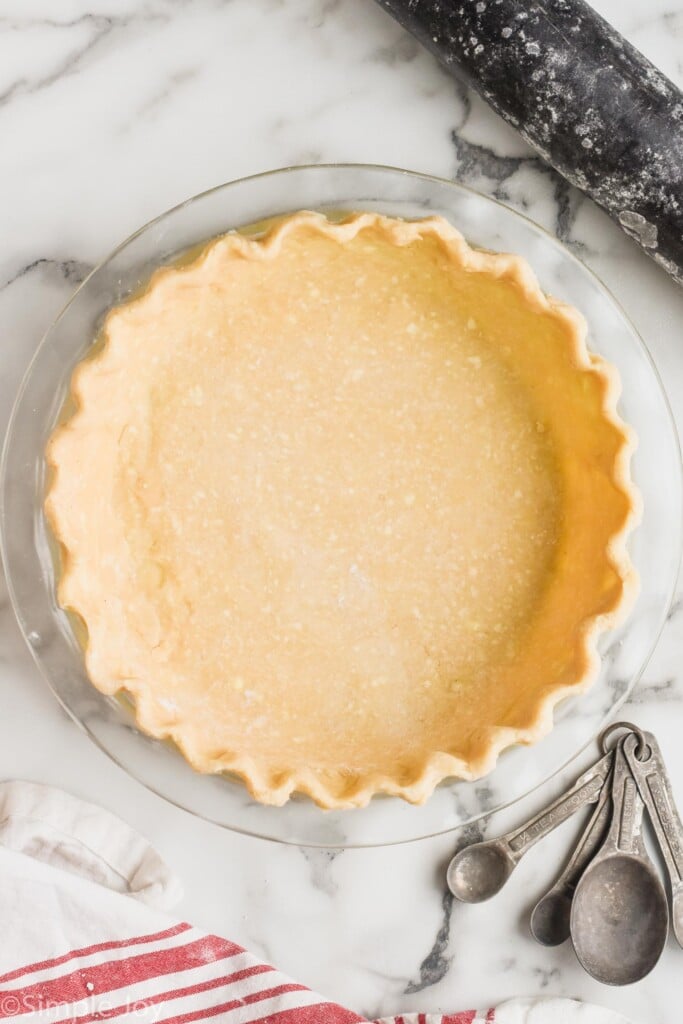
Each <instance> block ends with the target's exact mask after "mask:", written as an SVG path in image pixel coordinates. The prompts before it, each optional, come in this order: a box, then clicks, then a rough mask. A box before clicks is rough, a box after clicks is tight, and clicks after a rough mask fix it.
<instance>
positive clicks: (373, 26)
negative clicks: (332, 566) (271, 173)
mask: <svg viewBox="0 0 683 1024" xmlns="http://www.w3.org/2000/svg"><path fill="white" fill-rule="evenodd" d="M594 6H595V7H596V8H597V9H598V10H599V11H600V12H601V13H603V14H604V15H605V16H606V17H607V18H608V19H609V20H611V21H612V23H613V24H614V25H615V26H616V27H617V28H619V29H620V30H621V31H622V32H623V33H624V34H625V35H626V36H627V37H628V38H629V39H630V40H631V41H632V42H633V43H634V44H635V45H636V46H638V47H639V48H640V49H641V50H643V52H644V53H645V54H646V55H647V56H648V57H650V59H651V60H653V61H654V62H655V63H656V64H658V65H659V67H660V68H661V69H662V70H663V71H664V72H665V73H666V74H668V75H669V76H670V77H671V78H672V79H673V80H674V81H676V82H678V83H679V84H680V85H683V57H682V56H681V54H682V53H683V0H650V3H648V5H647V12H645V10H644V8H643V5H642V4H640V3H639V2H638V0H619V2H617V0H596V2H595V3H594ZM0 138H1V139H2V145H1V146H0V169H1V175H0V181H1V182H2V186H3V187H2V193H1V194H0V240H1V242H0V324H1V325H2V347H3V358H2V373H1V374H0V422H1V425H2V428H3V429H4V426H5V424H6V421H7V417H8V415H9V411H10V407H11V402H12V400H13V396H14V394H15V391H16V389H17V386H18V383H19V380H20V378H21V376H22V374H23V372H24V370H25V368H26V365H27V363H28V361H29V359H30V357H31V355H32V353H33V351H34V349H35V347H36V345H37V343H38V341H39V339H40V337H41V335H42V334H43V332H44V331H45V329H46V328H47V327H48V326H49V324H50V322H51V320H52V319H53V317H54V316H55V314H56V313H57V312H58V310H59V309H60V307H61V306H62V304H63V303H64V302H65V300H66V299H67V297H68V296H69V294H70V292H71V291H72V289H73V287H74V286H75V285H76V284H77V283H78V282H79V281H80V280H81V279H82V278H83V276H84V275H85V274H86V273H87V272H88V270H89V268H91V267H92V266H93V265H94V264H95V263H96V262H97V261H98V260H99V259H100V258H101V257H102V256H103V255H104V254H106V253H107V251H108V250H109V249H110V248H111V247H112V246H113V245H114V244H115V243H117V242H118V241H120V240H121V239H122V238H123V237H125V236H126V235H127V234H128V233H130V232H131V231H132V230H134V229H135V228H136V227H137V226H139V225H140V224H142V223H144V222H145V221H147V220H149V219H150V218H151V217H153V216H155V215H156V214H158V213H160V212H162V211H163V210H164V209H166V208H167V207H169V206H172V205H173V204H175V203H177V202H179V201H180V200H182V199H185V198H187V197H188V196H190V195H193V194H195V193H197V192H200V191H202V190H203V189H206V188H209V187H210V186H212V185H215V184H217V183H220V182H222V181H225V180H229V179H232V178H237V177H240V176H242V175H246V174H250V173H253V172H257V171H261V170H264V169H269V168H273V167H277V166H282V165H287V164H296V163H303V162H323V161H325V162H327V161H335V160H340V161H359V162H375V163H382V164H393V165H397V166H404V167H410V168H413V169H415V170H420V171H426V172H429V173H433V174H437V175H443V176H445V177H452V178H456V179H458V180H460V181H463V182H466V183H467V184H470V185H473V186H474V187H475V188H477V189H479V190H481V191H483V192H485V193H489V194H491V195H495V196H496V197H498V198H499V199H502V200H503V201H504V202H506V203H508V204H509V205H511V206H513V207H515V208H517V209H520V210H523V211H524V212H525V213H526V214H527V215H528V216H530V217H532V218H533V219H534V220H536V221H537V222H538V223H540V224H542V225H543V226H545V227H546V228H548V229H549V230H550V231H552V232H554V233H555V234H556V235H558V237H560V238H561V239H562V240H563V241H564V242H565V243H567V244H568V245H569V246H570V247H571V248H572V249H573V250H574V251H575V252H576V253H577V254H578V255H580V256H581V258H582V259H584V260H585V261H586V262H587V263H588V264H589V265H590V266H591V267H592V268H593V269H594V270H596V271H597V273H598V274H599V275H600V276H601V277H602V278H603V280H604V281H605V282H606V283H607V285H608V286H609V287H610V288H611V289H612V291H613V292H614V293H615V294H616V296H617V297H618V298H619V299H620V300H621V302H622V303H623V305H624V306H625V308H626V310H627V312H628V313H629V315H630V316H631V318H632V319H633V321H634V322H635V324H636V326H637V327H638V328H639V329H640V331H641V333H642V334H643V336H644V338H645V340H646V342H647V344H648V345H649V347H650V349H651V351H652V354H653V356H654V358H655V361H656V363H657V365H658V367H659V370H660V372H661V374H662V376H663V378H664V380H665V382H666V385H667V388H668V391H669V396H670V398H671V401H672V403H673V406H674V411H675V413H676V415H677V416H678V418H679V426H680V425H681V422H682V420H683V350H682V349H681V347H680V345H681V342H680V333H681V329H682V328H683V290H682V289H681V288H680V287H678V286H676V285H675V284H674V283H673V282H672V281H671V280H670V279H669V278H668V277H667V276H666V275H665V274H664V273H663V272H662V271H661V270H659V269H658V268H657V267H656V266H654V264H652V263H651V262H650V261H649V260H648V259H647V257H645V256H644V255H643V254H642V253H641V252H640V251H639V250H638V249H637V248H636V246H635V245H634V244H633V243H631V242H630V241H629V240H628V239H627V238H626V237H625V236H624V235H623V234H622V233H621V232H620V231H619V230H618V229H617V228H616V227H615V226H614V225H613V224H612V223H611V222H610V221H609V220H608V219H607V218H606V217H605V216H604V215H603V214H602V213H601V212H600V211H598V210H597V209H596V208H595V207H594V206H593V205H592V203H591V202H590V201H588V200H587V199H585V198H584V197H583V196H582V195H581V194H580V193H578V192H576V191H575V190H574V189H572V188H570V187H569V186H567V185H566V184H565V183H564V182H563V181H562V180H561V179H560V178H558V177H557V176H556V175H555V174H554V173H553V172H552V171H550V170H549V169H548V168H547V167H546V166H544V165H543V164H542V163H541V162H540V161H539V159H538V158H537V157H535V156H534V155H533V154H532V153H531V152H530V151H529V149H528V148H527V146H526V145H525V144H524V143H523V142H522V141H521V139H520V138H519V137H518V136H517V135H516V134H515V133H514V132H512V131H511V130H510V129H508V128H507V127H505V126H504V125H503V124H502V123H501V122H500V121H499V120H498V118H496V117H495V115H493V114H492V113H491V112H490V110H489V109H488V108H487V107H486V106H485V105H484V104H483V103H482V102H481V101H480V100H479V99H478V98H477V97H476V96H474V95H473V94H472V93H471V92H469V91H468V90H467V89H466V88H465V87H464V86H462V85H458V84H456V83H454V82H453V81H452V80H451V79H449V78H448V77H447V76H446V75H445V74H444V72H443V71H442V70H440V68H439V67H438V66H437V65H436V63H435V62H434V60H433V59H432V58H431V57H430V56H428V55H427V54H426V53H425V52H423V51H421V50H420V48H419V47H418V46H417V45H416V43H415V42H414V41H413V40H412V39H411V38H410V37H409V36H408V35H406V34H405V33H404V32H403V30H401V29H400V28H399V27H398V26H397V25H396V24H395V23H394V22H392V20H391V19H390V18H389V17H388V16H387V15H386V14H385V13H384V12H383V11H382V10H380V8H379V7H378V6H376V5H375V4H374V3H373V2H372V0H231V2H230V3H227V2H221V0H117V2H116V3H114V2H113V0H63V2H62V3H61V4H59V5H55V4H51V3H49V2H48V0H4V3H3V4H2V10H1V11H0ZM682 630H683V603H678V604H676V605H675V606H674V609H673V612H672V614H671V616H670V619H669V622H668V624H667V627H666V630H665V633H664V636H663V638H662V640H661V642H660V644H659V647H658V649H657V652H656V654H655V656H654V658H653V660H652V661H651V663H650V665H649V667H648V669H647V671H646V673H645V676H644V678H643V680H642V682H641V683H640V685H639V686H638V688H637V690H636V692H635V694H634V696H633V698H632V700H631V702H630V704H629V705H628V706H627V708H626V711H625V716H626V717H630V718H633V719H635V720H636V721H637V722H638V723H639V724H641V725H644V726H647V727H649V728H652V729H653V730H655V731H656V732H657V734H658V736H659V738H660V743H661V745H662V747H663V749H664V752H665V753H666V754H668V756H669V760H670V763H671V769H672V774H673V777H674V785H675V787H676V788H677V790H678V792H679V794H680V795H681V797H682V798H683V753H682V752H681V749H680V740H679V736H680V732H681V727H682V725H683V670H681V668H680V657H679V654H680V652H681V650H683V638H682V637H681V631H682ZM0 638H1V639H0V644H1V646H0V704H1V706H2V707H3V708H4V711H3V714H2V715H1V716H0V776H1V777H3V778H28V779H32V780H35V781H46V782H47V781H49V782H52V783H56V784H59V785H62V786H64V787H65V788H67V789H69V790H71V791H72V792H74V793H76V794H79V795H81V796H83V797H84V798H87V799H90V800H93V801H96V802H99V803H101V804H103V805H104V806H106V807H108V808H110V809H111V810H113V811H114V812H116V813H118V814H120V815H121V816H123V817H125V818H127V819H128V820H129V821H130V822H131V823H132V824H133V825H134V826H136V827H137V828H139V829H140V831H142V832H144V833H146V834H147V835H148V836H149V837H150V838H151V839H152V840H153V842H154V843H155V844H156V845H157V846H158V848H159V849H160V851H161V852H162V854H163V855H164V856H165V858H166V859H167V860H168V862H169V863H170V864H171V865H172V866H173V867H174V868H175V870H176V871H177V872H178V873H179V874H180V875H181V877H182V878H183V880H184V883H185V890H186V896H185V901H184V904H183V905H182V907H181V908H180V912H181V913H182V915H183V916H184V917H186V918H188V919H191V920H192V921H193V922H194V923H196V924H197V925H199V926H202V927H204V928H207V929H211V930H213V931H218V932H221V933H224V934H226V935H228V936H230V937H231V938H233V939H235V940H236V941H238V942H240V943H242V944H244V945H247V946H249V947H251V948H252V949H253V950H254V951H255V952H256V953H258V954H259V955H261V956H263V957H265V958H266V959H269V960H270V961H271V962H273V963H276V964H277V965H278V966H279V967H280V968H281V969H283V970H285V971H287V972H289V973H290V974H292V975H294V976H295V977H297V978H298V979H300V980H301V981H303V982H305V983H307V984H309V985H311V986H313V987H315V988H316V989H318V990H319V991H322V992H324V993H325V994H327V995H329V996H330V997H333V998H336V999H338V1000H340V1001H342V1002H345V1003H346V1004H347V1005H349V1006H351V1007H353V1008H355V1009H357V1010H358V1011H360V1012H362V1013H365V1014H368V1015H370V1016H379V1015H381V1014H383V1013H390V1012H392V1013H394V1012H399V1011H400V1010H411V1009H414V1010H418V1009H419V1010H423V1011H437V1010H444V1011H445V1010H452V1009H458V1008H464V1007H468V1006H476V1005H489V1004H492V1003H495V1002H497V1001H500V1000H502V999H504V998H507V997H510V996H513V995H533V994H537V993H539V994H552V995H566V996H573V997H577V998H582V999H587V1000H592V1001H594V1002H599V1003H603V1004H604V1005H607V1006H611V1007H614V1008H615V1009H619V1010H621V1011H622V1012H624V1013H627V1014H628V1015H629V1016H631V1017H633V1019H634V1020H636V1021H640V1022H642V1024H678V1022H679V1021H680V1000H679V998H677V997H679V996H680V991H681V977H683V953H682V952H680V951H679V950H678V949H677V948H676V947H675V946H674V944H673V941H670V944H669V947H668V948H667V950H666V952H665V954H664V957H663V959H662V962H661V963H660V965H659V966H658V968H657V970H656V971H655V972H654V973H653V974H652V975H651V976H650V977H649V978H648V979H646V980H645V981H643V982H641V983H640V984H638V985H636V986H633V987H631V988H628V989H623V990H618V989H615V990H611V989H607V988H604V987H602V986H600V985H598V984H597V983H595V982H593V981H592V980H591V979H589V978H588V977H587V976H586V975H585V974H584V973H583V972H582V971H581V970H580V968H579V966H578V964H577V962H576V960H575V958H574V955H573V953H572V951H571V949H570V948H569V947H567V946H565V947H561V948H559V949H555V950H546V949H543V948H541V947H539V946H537V945H536V944H535V943H534V942H533V940H532V939H531V937H530V935H529V931H528V923H527V919H528V910H529V907H530V905H531V904H533V902H534V898H535V896H536V895H537V894H538V893H540V891H541V890H542V886H543V882H544V881H547V882H550V880H551V878H552V876H553V870H554V869H555V870H556V868H557V863H558V860H559V859H560V858H561V856H562V855H563V853H564V851H565V850H566V845H567V841H568V838H569V835H570V834H571V832H570V831H567V829H566V828H565V827H563V828H562V829H560V830H559V832H558V833H557V835H556V836H554V837H553V838H551V839H550V840H548V841H547V842H546V843H544V845H543V846H542V847H539V848H538V849H537V850H536V851H534V852H533V853H532V854H530V856H529V857H528V858H527V860H526V861H525V862H524V863H523V864H522V865H521V866H520V868H519V870H518V874H517V876H516V880H515V883H514V884H511V885H510V886H509V888H508V889H507V890H506V891H505V892H504V893H503V894H501V895H500V896H499V897H498V898H497V899H495V900H494V901H493V902H491V903H490V904H487V905H483V906H479V907H465V906H453V905H452V903H451V901H450V899H449V898H448V897H446V896H444V884H443V868H444V864H445V862H446V861H447V859H448V856H449V853H450V851H451V850H452V847H453V843H454V839H453V837H449V836H442V837H440V838H437V839H432V840H425V841H422V842H419V843H415V844H411V845H407V846H400V847H393V848H386V849H374V850H366V851H351V850H348V851H345V852H342V853H338V852H325V851H311V850H302V849H297V848H294V847H285V846H279V845H275V844H272V843H268V842H263V841H258V840H253V839H248V838H244V837H241V836H239V835H235V834H231V833H229V832H226V831H222V830H220V829H219V828H217V827H215V826H212V825H209V824H206V823H204V822H202V821H200V820H197V819H195V818H193V817H191V816H190V815H188V814H186V813H184V812H182V811H180V810H178V809H176V808H174V807H172V806H170V805H169V804H166V803H164V802H163V801H162V800H161V799H159V798H157V797H155V796H153V795H152V794H151V793H149V792H147V791H146V790H144V789H143V788H142V787H141V786H140V785H138V784H137V783H135V782H134V781H133V780H132V779H130V778H128V777H127V776H126V775H125V774H124V773H123V772H122V771H121V770H120V769H119V768H117V767H116V766H115V765H114V764H113V763H111V762H110V761H109V760H108V759H107V758H106V757H105V756H104V755H103V754H102V753H100V752H99V751H98V750H97V749H96V748H95V747H94V745H93V744H91V743H90V741H89V740H88V739H87V738H86V737H85V736H84V735H83V734H82V733H81V732H80V731H79V730H78V729H77V727H76V726H75V725H74V724H72V722H71V721H70V720H69V719H68V718H67V716H66V714H65V713H64V712H63V711H62V710H61V709H60V708H59V707H58V706H57V704H56V702H55V701H54V699H53V698H52V696H51V695H50V693H49V691H48V689H47V687H46V686H45V684H44V682H43V681H42V679H41V677H40V675H39V673H38V671H37V669H36V668H35V667H34V665H33V663H32V661H31V659H30V657H29V654H28V652H27V650H26V649H25V647H24V644H23V641H22V639H21V637H20V635H19V631H18V628H17V626H16V624H15V622H14V618H13V615H12V611H11V609H10V607H9V603H8V599H7V595H6V592H5V589H4V587H3V589H2V592H1V593H0ZM575 771H576V769H570V770H568V771H567V772H566V773H565V777H566V778H570V777H571V776H572V774H573V773H574V772H575ZM560 782H561V780H555V781H554V782H553V783H552V784H549V785H548V786H547V787H546V788H545V790H544V792H543V794H541V795H540V796H539V795H538V794H534V795H533V796H531V797H529V798H527V800H526V801H525V803H524V806H523V807H521V808H518V809H516V810H515V811H514V813H513V814H511V812H509V811H508V812H505V814H499V815H496V816H494V817H493V818H492V819H491V820H490V821H489V822H488V824H487V829H488V830H489V832H490V834H494V833H495V832H496V831H498V830H500V829H501V828H503V827H504V826H505V825H506V824H508V823H512V822H513V821H516V820H520V819H521V817H522V815H523V813H524V810H528V809H531V808H532V807H533V806H534V805H535V804H538V803H539V800H540V799H542V798H543V797H546V796H549V795H550V794H551V793H552V792H554V791H555V790H557V789H558V787H559V785H560Z"/></svg>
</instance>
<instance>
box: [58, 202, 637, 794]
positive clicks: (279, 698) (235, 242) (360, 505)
mask: <svg viewBox="0 0 683 1024" xmlns="http://www.w3.org/2000/svg"><path fill="white" fill-rule="evenodd" d="M585 333H586V329H585V324H584V321H583V319H582V317H581V316H580V315H579V314H578V313H577V312H576V311H575V310H574V309H572V308H570V307H568V306H566V305H563V304H562V303H560V302H557V301H555V300H554V299H549V298H546V297H545V296H544V295H543V294H542V292H541V291H540V289H539V286H538V283H537V281H536V278H535V277H534V275H533V273H532V271H531V270H530V268H529V266H528V265H527V264H526V263H525V262H524V260H522V259H520V258H518V257H516V256H511V255H500V254H492V253H488V252H480V251H476V250H473V249H471V248H470V247H469V246H468V245H467V244H466V242H465V241H464V239H463V238H462V236H461V235H460V234H459V233H458V232H457V231H456V230H455V229H454V228H453V227H451V226H450V225H449V224H448V223H447V222H446V221H444V220H443V219H441V218H438V217H430V218H428V219H426V220H422V221H416V222H404V221H400V220H396V219H391V218H387V217H382V216H379V215H376V214H367V213H364V214H354V215H352V216H349V217H347V218H346V219H344V220H342V221H340V222H336V223H333V222H331V221H329V220H327V219H326V218H325V217H323V216H322V215H319V214H316V213H308V212H303V213H298V214H295V215H293V216H290V217H288V218H285V219H282V220H280V221H278V222H275V223H274V224H273V225H271V226H270V227H269V229H268V230H267V231H265V233H261V234H259V235H258V236H253V237H247V236H245V235H244V234H239V233H230V234H228V235H225V236H224V237H222V238H219V239H218V240H215V241H213V242H211V243H210V244H209V245H207V246H206V248H204V249H203V251H202V252H201V254H200V255H199V256H198V257H197V258H195V259H193V260H192V261H191V262H188V261H185V262H184V263H183V264H178V265H176V266H173V267H169V268H165V269H161V270H159V271H157V272H156V273H155V274H154V276H153V277H152V279H151V281H150V283H149V285H148V287H147V288H146V289H145V290H144V292H142V293H141V294H140V295H139V296H137V297H134V298H133V299H131V300H130V301H128V302H126V303H124V304H123V305H121V306H119V307H117V308H115V309H113V310H112V311H111V312H110V313H109V314H108V316H107V318H106V321H105V324H104V328H103V331H102V335H101V342H102V343H101V344H100V345H98V346H96V348H95V350H94V355H92V356H91V357H90V358H87V359H86V360H84V361H83V362H82V363H81V364H79V366H78V367H77V368H76V371H75V373H74V376H73V385H72V395H73V399H74V402H75V411H74V412H72V414H71V415H70V416H69V418H68V419H67V420H66V422H64V423H63V424H62V425H61V426H60V427H59V428H58V429H57V431H56V432H55V434H54V435H53V437H52V439H51V441H50V444H49V448H48V460H49V463H50V465H51V467H52V469H53V474H52V478H51V484H50V487H49V493H48V497H47V503H46V507H47V513H48V516H49V521H50V523H51V525H52V528H53V531H54V534H55V536H56V537H57V538H58V540H59V542H60V549H61V556H62V566H61V579H60V583H59V600H60V603H61V604H62V605H63V606H64V607H65V608H67V609H69V610H70V611H72V612H73V613H75V614H76V615H77V616H78V617H79V618H80V619H81V620H82V622H83V623H84V624H85V627H86V632H87V640H86V642H85V648H86V661H87V670H88V674H89V676H90V679H91V680H92V682H93V684H94V685H95V686H96V687H97V688H98V689H99V690H101V691H102V692H103V693H105V694H117V693H125V694H127V695H129V696H130V697H131V698H132V700H133V702H134V705H135V713H136V716H137V720H138V722H139V724H140V726H141V728H142V729H143V730H144V731H145V732H147V733H149V734H151V735H152V736H156V737H161V738H169V739H171V740H173V741H174V742H175V743H176V744H177V745H178V747H180V749H181V750H182V752H183V754H184V755H185V757H186V758H187V759H188V761H189V762H190V763H191V764H192V765H193V766H194V767H195V768H196V769H198V770H199V771H202V772H223V771H227V772H231V773H234V774H235V775H237V776H239V777H240V778H242V779H243V780H244V782H245V784H246V785H247V787H248V789H249V791H250V793H251V794H252V795H253V796H254V797H255V798H256V799H257V800H260V801H263V802H265V803H271V804H283V803H284V802H285V801H286V800H287V799H288V797H289V796H290V794H292V793H293V792H300V793H307V794H308V795H309V796H311V797H312V798H313V800H315V801H316V803H318V804H320V805H321V806H322V807H351V806H362V805H364V804H366V803H367V802H368V800H369V799H370V797H371V796H372V795H373V794H375V793H390V794H397V795H400V796H402V797H404V798H405V799H406V800H409V801H412V802H415V803H420V802H422V801H424V800H425V799H426V798H427V797H428V796H429V795H430V793H431V792H432V790H433V789H434V787H435V786H436V785H437V783H439V782H440V781H441V780H443V779H445V778H447V777H458V778H462V779H474V778H477V777H479V776H482V775H484V774H485V773H487V772H489V771H490V770H491V769H492V768H493V766H494V764H495V761H496V757H497V755H498V753H499V752H500V751H501V750H502V749H503V748H504V747H507V746H509V745H510V744H513V743H531V742H533V741H534V740H537V739H538V738H539V737H541V736H543V735H544V734H545V733H547V732H548V731H549V730H550V728H551V727H552V710H553V707H554V705H555V704H556V703H557V702H558V700H560V699H561V698H562V697H565V696H566V695H568V694H570V693H576V692H579V691H582V690H584V689H585V688H586V687H587V686H588V685H589V683H590V681H591V680H592V679H593V677H594V676H595V673H596V669H597V665H598V658H597V655H596V650H595V644H596V638H597V636H598V634H599V633H601V632H602V631H603V630H605V629H606V628H607V627H609V626H611V625H612V624H613V623H614V621H615V619H616V616H617V613H618V612H620V611H623V609H624V607H625V605H626V603H627V598H628V597H629V596H630V594H631V593H632V591H633V589H634V585H635V577H634V572H633V569H632V567H631V564H630V562H629V559H628V556H627V554H626V549H625V537H626V534H627V532H628V530H629V528H630V527H631V525H632V524H633V522H634V519H635V515H636V506H637V499H636V495H635V493H634V490H633V488H632V485H631V483H630V479H629V471H628V460H629V454H630V451H631V447H632V438H631V435H630V432H629V430H628V428H627V427H625V425H624V424H623V423H622V422H621V420H620V419H619V417H618V415H617V413H616V398H617V391H618V382H617V377H616V373H615V370H614V369H613V368H612V367H611V366H609V365H607V364H605V362H604V361H603V360H602V359H600V358H599V357H597V356H595V355H592V354H591V353H589V352H588V350H587V348H586V345H585V340H584V339H585Z"/></svg>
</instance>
